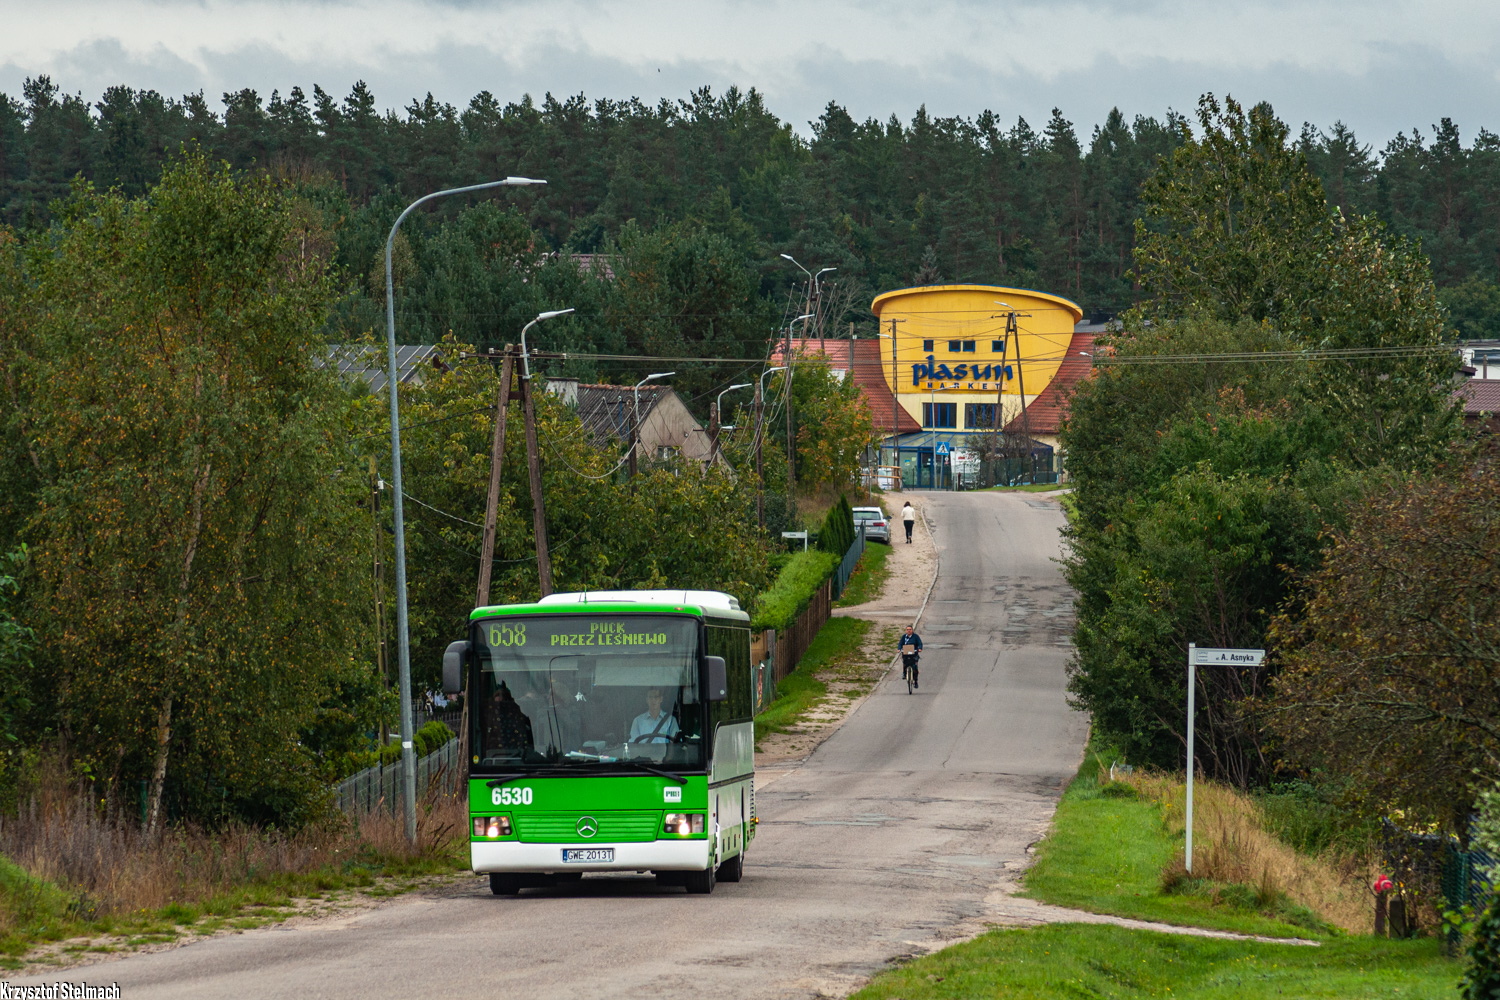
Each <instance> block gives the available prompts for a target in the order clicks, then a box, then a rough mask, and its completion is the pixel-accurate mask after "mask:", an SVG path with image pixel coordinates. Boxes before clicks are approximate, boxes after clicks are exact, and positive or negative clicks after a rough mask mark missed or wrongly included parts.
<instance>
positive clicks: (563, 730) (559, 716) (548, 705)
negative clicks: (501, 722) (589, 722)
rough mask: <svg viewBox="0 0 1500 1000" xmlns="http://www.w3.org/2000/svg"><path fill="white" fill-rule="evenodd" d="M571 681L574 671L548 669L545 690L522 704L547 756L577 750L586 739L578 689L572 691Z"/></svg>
mask: <svg viewBox="0 0 1500 1000" xmlns="http://www.w3.org/2000/svg"><path fill="white" fill-rule="evenodd" d="M570 680H571V674H569V673H566V672H564V671H560V670H554V671H550V672H548V674H547V679H546V680H545V681H544V682H543V686H542V690H541V691H539V692H536V693H535V694H533V695H532V696H531V697H530V698H528V699H527V700H526V701H525V703H524V704H523V705H522V708H523V709H524V710H525V712H526V715H527V716H528V717H529V718H530V719H531V731H532V733H533V737H534V740H533V743H534V745H535V747H536V749H537V750H538V751H540V752H541V753H544V754H546V755H547V756H548V757H558V756H560V755H562V754H565V753H568V752H569V751H571V750H577V749H578V748H579V746H580V743H581V741H582V739H583V736H582V733H583V725H582V720H581V719H580V718H579V698H578V692H576V691H574V690H573V685H572V684H571V683H570Z"/></svg>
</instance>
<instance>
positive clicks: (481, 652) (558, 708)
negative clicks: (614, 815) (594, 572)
mask: <svg viewBox="0 0 1500 1000" xmlns="http://www.w3.org/2000/svg"><path fill="white" fill-rule="evenodd" d="M475 632H476V633H477V635H476V636H475V639H474V643H473V648H474V652H475V664H476V669H477V677H476V680H477V682H478V683H477V684H476V685H475V688H474V689H475V690H476V692H477V693H478V695H479V699H478V701H477V702H476V706H477V711H476V712H475V713H474V716H475V730H474V755H475V758H476V760H475V763H476V765H477V766H480V767H494V768H501V769H506V768H513V767H520V768H521V769H522V770H525V769H526V767H527V766H528V765H546V766H547V767H548V768H549V769H550V768H555V767H577V768H579V769H586V770H595V769H599V768H601V767H603V768H609V767H610V766H616V767H617V766H619V765H621V764H622V763H623V764H627V765H628V764H632V763H634V764H642V765H646V766H658V767H659V766H662V765H671V768H672V769H673V770H694V769H701V768H702V767H703V759H704V758H703V739H702V735H703V708H702V703H701V701H700V698H699V692H698V655H697V654H698V628H697V622H696V621H695V620H693V619H690V618H679V617H669V616H659V617H653V616H649V615H587V614H579V615H573V614H570V615H536V616H530V617H521V616H515V617H509V616H507V617H503V618H492V619H488V620H485V621H481V622H478V623H476V626H475Z"/></svg>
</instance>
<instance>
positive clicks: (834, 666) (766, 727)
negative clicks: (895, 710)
mask: <svg viewBox="0 0 1500 1000" xmlns="http://www.w3.org/2000/svg"><path fill="white" fill-rule="evenodd" d="M873 625H874V623H873V622H869V621H866V620H865V619H863V618H830V619H828V622H827V623H826V624H825V625H824V626H823V627H822V628H821V629H820V630H819V631H818V634H817V636H816V637H815V638H814V639H813V641H812V645H811V646H809V647H808V649H807V652H806V653H804V654H803V656H802V659H801V660H799V661H798V663H797V669H795V670H793V671H792V672H791V673H790V674H788V675H787V676H786V677H784V678H782V680H781V682H780V683H778V684H777V685H776V698H775V700H773V701H772V702H771V703H770V704H769V705H767V706H766V708H765V711H763V712H761V713H760V714H759V715H757V716H756V717H755V734H756V737H757V738H759V737H761V736H764V735H766V734H767V733H788V732H792V731H793V730H795V729H796V728H797V727H798V726H800V725H802V724H803V723H804V722H806V720H807V717H808V715H809V713H811V712H812V711H814V710H815V709H816V708H818V707H819V706H820V705H822V704H823V702H824V701H825V700H826V699H827V698H828V685H829V682H830V681H838V680H844V681H846V682H848V683H851V684H853V685H855V689H856V690H855V693H856V696H857V694H859V693H863V691H860V690H858V685H859V684H860V683H861V681H860V679H859V678H860V677H861V676H862V675H863V674H864V673H865V663H864V657H863V655H862V654H861V652H860V648H861V646H862V645H863V644H864V641H865V636H866V635H867V634H868V633H869V631H870V629H871V628H872V627H873Z"/></svg>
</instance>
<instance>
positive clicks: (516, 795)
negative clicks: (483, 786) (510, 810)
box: [490, 788, 531, 806]
mask: <svg viewBox="0 0 1500 1000" xmlns="http://www.w3.org/2000/svg"><path fill="white" fill-rule="evenodd" d="M490 801H491V802H492V803H494V804H495V805H497V806H529V805H531V789H529V788H491V789H490Z"/></svg>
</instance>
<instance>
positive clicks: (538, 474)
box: [521, 378, 552, 597]
mask: <svg viewBox="0 0 1500 1000" xmlns="http://www.w3.org/2000/svg"><path fill="white" fill-rule="evenodd" d="M535 392H536V387H535V386H533V385H532V384H531V382H530V381H529V380H528V379H524V378H523V379H522V380H521V418H522V421H523V422H524V424H525V426H526V474H527V476H528V477H529V478H530V480H531V530H532V535H533V536H534V537H535V538H536V576H537V583H538V585H539V586H540V589H541V594H542V596H543V597H546V596H547V595H548V594H550V593H552V557H551V556H549V555H548V554H547V509H546V506H545V504H544V502H543V499H542V456H541V454H540V451H539V449H538V447H537V441H536V402H535V398H534V397H535Z"/></svg>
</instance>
